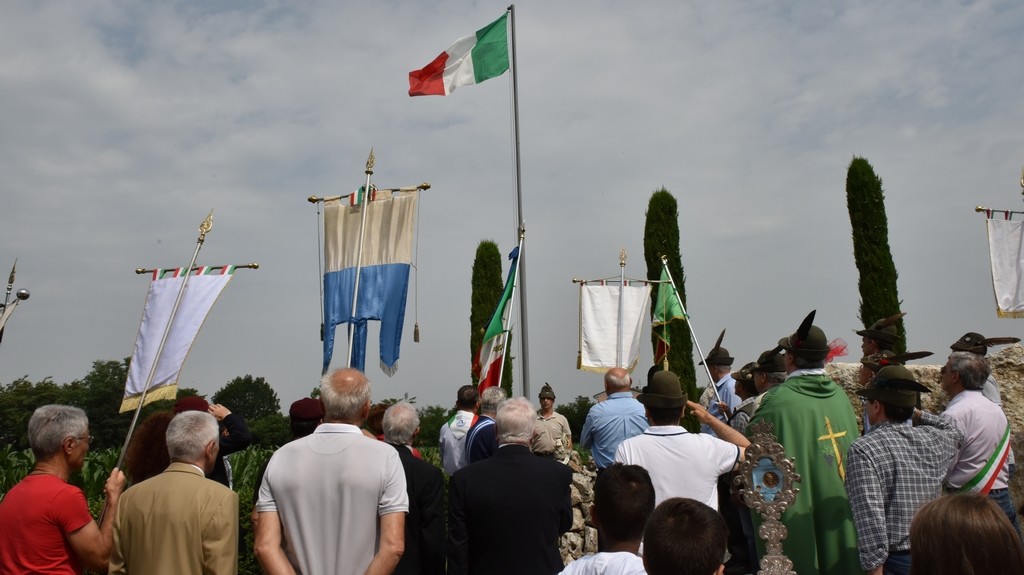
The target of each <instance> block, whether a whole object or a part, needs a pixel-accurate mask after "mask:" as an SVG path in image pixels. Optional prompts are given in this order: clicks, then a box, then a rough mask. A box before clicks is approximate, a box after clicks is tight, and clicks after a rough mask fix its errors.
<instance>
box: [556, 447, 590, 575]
mask: <svg viewBox="0 0 1024 575" xmlns="http://www.w3.org/2000/svg"><path fill="white" fill-rule="evenodd" d="M555 455H556V457H558V458H559V461H562V462H564V463H565V464H566V465H568V466H569V468H570V469H572V487H571V488H570V491H571V495H572V528H571V529H570V530H569V532H568V533H565V534H564V535H562V538H561V540H559V542H558V548H559V550H560V551H561V552H562V561H563V562H564V563H565V564H566V565H568V564H569V563H570V562H571V561H573V560H574V559H579V558H580V557H582V556H584V555H586V554H588V553H597V529H594V528H593V527H590V526H589V525H587V522H588V521H590V506H591V505H593V503H594V479H596V478H597V473H595V472H594V471H592V470H590V469H588V468H586V467H585V466H583V465H582V463H581V461H580V454H579V453H576V452H575V451H569V452H568V453H566V452H565V451H563V450H558V449H557V448H556V452H555Z"/></svg>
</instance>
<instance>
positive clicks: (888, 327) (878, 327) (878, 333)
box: [856, 312, 907, 346]
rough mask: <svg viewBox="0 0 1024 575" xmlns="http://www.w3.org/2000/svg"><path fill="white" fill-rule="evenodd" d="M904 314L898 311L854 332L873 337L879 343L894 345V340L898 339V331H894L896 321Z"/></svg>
mask: <svg viewBox="0 0 1024 575" xmlns="http://www.w3.org/2000/svg"><path fill="white" fill-rule="evenodd" d="M905 315H907V314H906V313H904V312H899V313H897V314H896V315H891V316H889V317H887V318H883V319H880V320H878V321H876V322H875V323H873V324H871V327H868V328H865V329H862V330H860V331H858V332H856V333H857V335H859V336H863V337H866V338H868V339H873V340H875V341H877V342H879V343H884V344H888V345H890V346H892V345H896V342H897V341H899V339H900V336H899V333H897V332H896V322H897V321H899V320H900V318H902V317H903V316H905Z"/></svg>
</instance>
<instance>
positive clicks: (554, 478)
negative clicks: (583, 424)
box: [448, 397, 572, 575]
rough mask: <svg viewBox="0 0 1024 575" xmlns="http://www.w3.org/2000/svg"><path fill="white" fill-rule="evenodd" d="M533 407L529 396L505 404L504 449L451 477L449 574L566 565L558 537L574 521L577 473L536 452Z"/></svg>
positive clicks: (548, 574) (547, 571)
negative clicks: (533, 447)
mask: <svg viewBox="0 0 1024 575" xmlns="http://www.w3.org/2000/svg"><path fill="white" fill-rule="evenodd" d="M535 409H536V408H535V407H534V406H533V404H532V403H530V400H528V399H526V398H525V397H515V398H512V399H509V400H508V401H505V402H504V403H502V404H501V407H499V408H498V413H497V416H496V418H495V425H496V426H497V434H498V445H499V447H498V452H497V453H495V454H494V455H492V456H491V457H489V458H487V459H485V460H483V461H480V462H478V463H472V464H470V465H468V466H466V467H463V468H462V469H460V470H458V471H456V472H455V475H453V476H452V478H451V481H450V482H449V484H448V573H449V574H450V575H464V574H465V575H522V574H524V573H529V574H530V575H554V574H555V573H558V572H559V571H561V570H562V568H563V567H564V566H565V565H564V563H563V562H562V556H561V554H560V553H559V551H558V538H559V535H561V534H562V533H565V532H566V531H568V530H569V528H570V527H571V526H572V502H571V500H570V496H569V486H570V484H571V482H572V472H571V471H570V470H569V468H568V467H566V466H565V465H562V464H561V463H557V462H555V461H551V460H549V459H544V458H540V457H534V456H533V454H532V453H531V452H530V440H531V438H532V437H533V427H534V423H535V422H536V413H535Z"/></svg>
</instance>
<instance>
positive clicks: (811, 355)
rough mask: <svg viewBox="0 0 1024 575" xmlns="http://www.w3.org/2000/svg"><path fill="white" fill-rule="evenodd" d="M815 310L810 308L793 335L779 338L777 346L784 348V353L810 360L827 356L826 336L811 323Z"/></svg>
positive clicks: (822, 358)
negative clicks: (809, 311)
mask: <svg viewBox="0 0 1024 575" xmlns="http://www.w3.org/2000/svg"><path fill="white" fill-rule="evenodd" d="M817 311H818V310H811V313H809V314H807V317H805V318H804V321H802V322H801V323H800V327H798V328H796V331H795V332H794V333H793V335H791V336H789V337H784V338H782V339H780V340H779V347H781V348H782V349H784V350H786V353H791V354H793V355H794V356H796V357H799V358H803V359H809V360H811V361H816V360H824V359H825V358H826V357H828V352H829V347H828V338H827V337H825V332H824V331H822V330H821V328H820V327H818V326H816V325H813V322H814V314H815V313H817Z"/></svg>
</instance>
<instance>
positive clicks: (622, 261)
mask: <svg viewBox="0 0 1024 575" xmlns="http://www.w3.org/2000/svg"><path fill="white" fill-rule="evenodd" d="M619 267H620V268H624V267H626V248H622V249H621V250H619Z"/></svg>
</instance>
